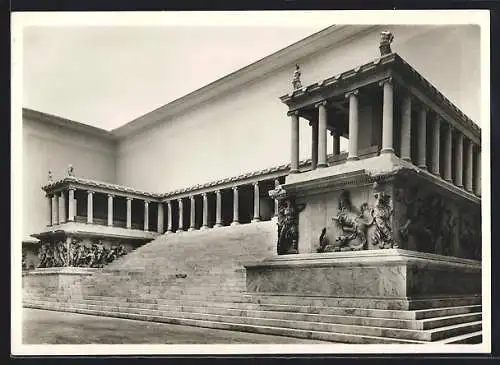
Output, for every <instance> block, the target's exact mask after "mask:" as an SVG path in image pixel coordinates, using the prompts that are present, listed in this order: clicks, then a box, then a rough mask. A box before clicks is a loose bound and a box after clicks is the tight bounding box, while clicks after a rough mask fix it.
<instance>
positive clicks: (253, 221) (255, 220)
mask: <svg viewBox="0 0 500 365" xmlns="http://www.w3.org/2000/svg"><path fill="white" fill-rule="evenodd" d="M257 222H260V218H254V219H252V223H257Z"/></svg>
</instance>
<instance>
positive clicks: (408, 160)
mask: <svg viewBox="0 0 500 365" xmlns="http://www.w3.org/2000/svg"><path fill="white" fill-rule="evenodd" d="M401 159H402V160H403V161H406V162H409V163H412V161H411V157H408V156H406V157H402V158H401Z"/></svg>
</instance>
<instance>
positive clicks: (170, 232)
mask: <svg viewBox="0 0 500 365" xmlns="http://www.w3.org/2000/svg"><path fill="white" fill-rule="evenodd" d="M172 233H173V232H172V231H171V230H168V231H166V232H165V234H172Z"/></svg>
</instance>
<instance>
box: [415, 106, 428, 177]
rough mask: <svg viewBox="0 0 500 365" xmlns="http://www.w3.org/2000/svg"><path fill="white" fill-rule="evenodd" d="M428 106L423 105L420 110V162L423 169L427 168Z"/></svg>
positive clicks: (419, 164) (418, 163) (419, 165)
mask: <svg viewBox="0 0 500 365" xmlns="http://www.w3.org/2000/svg"><path fill="white" fill-rule="evenodd" d="M426 127H427V107H426V106H425V105H422V106H421V107H420V110H419V112H418V162H417V165H418V167H420V168H421V169H424V170H426V169H427V159H426V152H427V151H426V148H427V143H426V142H427V141H426V139H427V129H426Z"/></svg>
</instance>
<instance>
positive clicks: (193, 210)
mask: <svg viewBox="0 0 500 365" xmlns="http://www.w3.org/2000/svg"><path fill="white" fill-rule="evenodd" d="M190 201H191V209H190V212H189V214H190V218H191V222H190V224H189V229H188V231H194V230H195V228H196V200H195V197H194V195H192V196H191V197H190Z"/></svg>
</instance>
